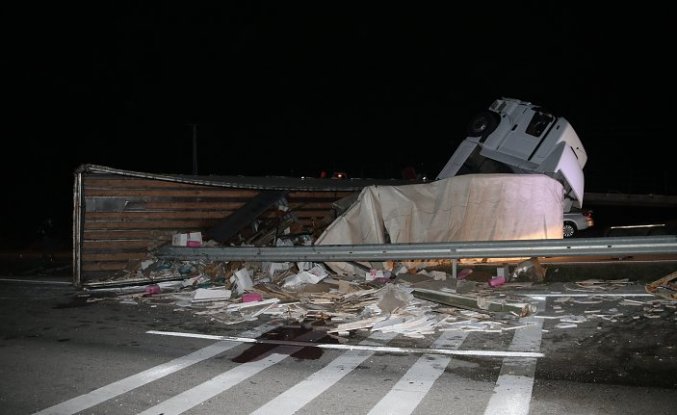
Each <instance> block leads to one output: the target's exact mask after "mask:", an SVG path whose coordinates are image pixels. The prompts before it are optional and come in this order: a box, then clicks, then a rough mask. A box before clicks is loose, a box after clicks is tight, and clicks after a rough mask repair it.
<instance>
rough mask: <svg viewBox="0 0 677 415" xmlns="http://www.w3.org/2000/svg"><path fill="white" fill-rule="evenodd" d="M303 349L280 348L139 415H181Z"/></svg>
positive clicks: (308, 335) (304, 337)
mask: <svg viewBox="0 0 677 415" xmlns="http://www.w3.org/2000/svg"><path fill="white" fill-rule="evenodd" d="M325 335H326V334H325V333H320V332H312V331H311V332H308V333H305V334H304V335H302V336H300V338H301V339H302V340H309V339H312V338H317V336H325ZM301 349H303V347H299V346H277V347H275V348H274V349H273V351H276V353H271V354H270V355H268V356H267V357H266V358H262V359H259V360H254V361H250V362H247V363H243V364H241V365H239V366H236V367H234V368H232V369H230V370H228V371H226V372H223V373H222V374H220V375H218V376H215V377H213V378H211V379H210V380H208V381H206V382H203V383H201V384H199V385H197V386H195V387H193V388H191V389H188V390H186V391H184V392H181V393H180V394H178V395H175V396H173V397H171V398H169V399H167V400H166V401H163V402H160V403H159V404H157V405H155V406H153V407H152V408H148V409H146V410H145V411H143V412H140V413H139V415H157V414H162V415H178V414H181V413H183V412H185V411H187V410H189V409H191V408H193V407H195V406H197V405H199V404H201V403H202V402H204V401H206V400H209V399H211V398H213V397H214V396H216V395H218V394H220V393H222V392H225V391H226V390H228V389H230V388H232V387H233V386H235V385H237V384H238V383H240V382H242V381H244V380H246V379H248V378H250V377H252V376H254V375H256V374H257V373H259V372H260V371H262V370H264V369H267V368H269V367H271V366H273V365H274V364H276V363H279V362H281V361H282V360H284V359H286V358H287V357H289V355H292V354H294V353H296V352H297V351H299V350H301Z"/></svg>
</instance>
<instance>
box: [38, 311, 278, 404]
mask: <svg viewBox="0 0 677 415" xmlns="http://www.w3.org/2000/svg"><path fill="white" fill-rule="evenodd" d="M278 326H279V324H264V325H261V326H259V327H256V328H255V329H252V330H249V331H246V332H245V333H243V335H244V334H246V335H247V336H249V337H257V336H260V335H261V334H263V333H265V332H267V331H270V330H272V329H273V328H275V327H278ZM237 345H238V343H232V342H218V343H214V344H212V345H210V346H207V347H204V348H202V349H200V350H196V351H195V352H193V353H190V354H187V355H185V356H181V357H178V358H176V359H173V360H171V361H169V362H167V363H163V364H161V365H158V366H155V367H152V368H150V369H148V370H144V371H143V372H140V373H137V374H135V375H132V376H129V377H126V378H124V379H121V380H119V381H117V382H113V383H110V384H108V385H106V386H102V387H100V388H98V389H96V390H93V391H91V392H89V393H87V394H84V395H80V396H77V397H75V398H73V399H69V400H67V401H65V402H62V403H60V404H57V405H54V406H50V407H49V408H46V409H43V410H42V411H39V412H36V413H35V414H34V415H47V414H49V415H71V414H75V413H77V412H80V411H84V410H85V409H87V408H91V407H92V406H94V405H98V404H100V403H102V402H105V401H107V400H109V399H112V398H115V397H116V396H119V395H122V394H123V393H127V392H129V391H131V390H132V389H135V388H138V387H140V386H143V385H145V384H147V383H150V382H153V381H155V380H157V379H160V378H162V377H165V376H167V375H169V374H172V373H174V372H177V371H179V370H181V369H184V368H186V367H188V366H191V365H194V364H195V363H198V362H201V361H203V360H205V359H209V358H211V357H214V356H216V355H218V354H220V353H223V352H225V351H226V350H230V349H232V348H234V347H235V346H237Z"/></svg>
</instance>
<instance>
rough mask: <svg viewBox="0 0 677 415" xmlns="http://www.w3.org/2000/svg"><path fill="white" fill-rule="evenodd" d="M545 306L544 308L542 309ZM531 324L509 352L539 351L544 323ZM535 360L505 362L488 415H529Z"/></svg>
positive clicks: (528, 320) (530, 321)
mask: <svg viewBox="0 0 677 415" xmlns="http://www.w3.org/2000/svg"><path fill="white" fill-rule="evenodd" d="M543 306H544V304H541V305H540V307H539V309H540V308H542V307H543ZM524 321H525V322H526V323H528V324H530V325H529V326H528V327H525V328H522V329H520V330H518V331H516V332H515V336H514V337H513V339H512V343H511V344H510V347H509V348H510V349H513V350H515V349H517V350H532V351H536V350H540V348H541V338H542V333H543V331H542V329H543V319H542V318H534V317H533V316H532V317H527V318H525V319H524ZM537 361H538V360H537V359H534V358H505V359H503V366H502V367H501V373H500V375H499V376H498V379H497V380H496V386H495V387H494V394H493V395H492V396H491V398H490V399H489V403H488V404H487V408H486V409H485V411H484V414H485V415H527V414H528V413H529V404H530V403H531V392H532V390H533V387H534V374H535V373H536V362H537Z"/></svg>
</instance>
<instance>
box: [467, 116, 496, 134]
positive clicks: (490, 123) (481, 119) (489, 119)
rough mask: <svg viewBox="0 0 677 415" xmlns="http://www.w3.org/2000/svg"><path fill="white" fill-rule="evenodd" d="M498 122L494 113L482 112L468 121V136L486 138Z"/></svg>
mask: <svg viewBox="0 0 677 415" xmlns="http://www.w3.org/2000/svg"><path fill="white" fill-rule="evenodd" d="M499 122H500V118H499V116H498V114H496V113H495V112H492V111H482V112H480V113H479V114H477V115H475V116H474V117H473V118H472V119H471V120H470V123H469V124H468V128H467V130H468V135H469V136H470V137H486V136H488V135H489V134H491V133H492V132H493V131H494V130H495V129H496V127H497V126H498V123H499Z"/></svg>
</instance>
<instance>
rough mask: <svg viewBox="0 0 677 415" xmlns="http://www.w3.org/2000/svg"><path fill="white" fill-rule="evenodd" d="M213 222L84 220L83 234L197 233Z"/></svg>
mask: <svg viewBox="0 0 677 415" xmlns="http://www.w3.org/2000/svg"><path fill="white" fill-rule="evenodd" d="M214 223H215V221H213V220H211V221H210V220H207V219H205V220H197V219H196V220H162V221H149V220H146V221H139V222H110V221H101V222H95V221H90V220H86V221H85V223H84V229H85V232H87V231H90V230H102V229H174V230H177V231H179V230H193V231H199V230H201V229H207V228H209V227H210V226H212V225H214Z"/></svg>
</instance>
